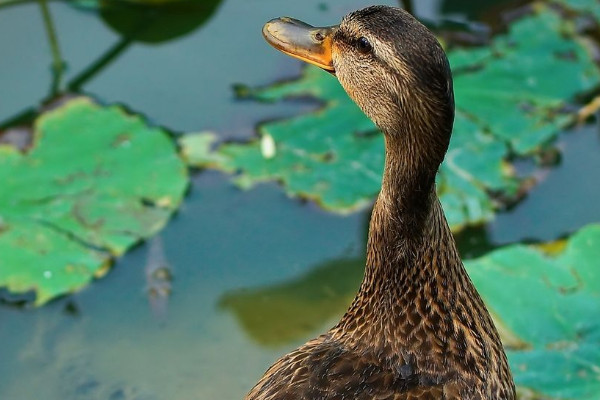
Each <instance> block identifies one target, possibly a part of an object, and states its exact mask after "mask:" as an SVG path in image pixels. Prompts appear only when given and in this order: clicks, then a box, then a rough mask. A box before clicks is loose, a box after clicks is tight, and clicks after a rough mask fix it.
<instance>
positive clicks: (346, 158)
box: [183, 6, 600, 230]
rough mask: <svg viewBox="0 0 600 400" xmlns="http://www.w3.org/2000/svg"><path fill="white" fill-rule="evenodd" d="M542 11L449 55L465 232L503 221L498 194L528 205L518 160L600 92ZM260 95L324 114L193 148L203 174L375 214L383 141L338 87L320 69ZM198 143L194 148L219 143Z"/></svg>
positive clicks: (453, 204) (459, 211)
mask: <svg viewBox="0 0 600 400" xmlns="http://www.w3.org/2000/svg"><path fill="white" fill-rule="evenodd" d="M538 9H539V10H538V12H536V13H535V14H533V15H531V16H528V17H525V18H523V19H521V20H520V21H518V22H516V23H515V24H513V26H511V29H510V32H509V33H508V34H507V35H504V36H500V37H498V38H496V39H495V40H494V41H493V43H492V45H491V47H489V48H476V49H455V50H452V51H450V52H449V58H450V62H451V65H452V66H453V71H454V77H455V78H454V79H455V88H456V103H457V114H456V120H455V128H454V134H453V139H452V141H451V144H450V149H449V151H448V155H447V157H446V161H445V163H444V164H442V167H441V170H440V173H439V177H438V192H439V196H440V198H441V201H442V203H443V205H444V209H445V211H446V214H447V217H448V220H449V222H450V225H451V226H452V228H453V229H454V230H457V229H460V228H462V227H464V226H465V225H467V224H476V223H481V222H484V221H488V220H490V219H492V218H493V215H494V213H495V211H496V210H497V209H498V208H499V207H500V206H501V204H498V202H496V201H495V200H494V198H493V197H492V196H490V193H494V194H495V195H501V196H496V197H503V198H511V197H513V196H515V195H516V193H517V189H518V188H519V184H520V182H519V180H518V179H517V178H516V177H515V176H514V173H513V169H512V166H511V164H510V162H509V161H508V160H509V158H510V157H511V156H513V155H519V156H526V155H528V156H531V155H533V154H535V153H536V152H537V151H539V150H540V149H541V148H542V147H543V146H544V145H546V144H547V143H548V142H549V141H550V140H551V139H552V138H553V137H554V136H555V135H556V134H557V133H558V132H559V130H560V129H561V128H563V127H564V126H565V124H566V122H568V120H569V118H568V117H569V115H567V114H561V113H560V112H559V110H560V109H561V107H562V106H563V105H564V104H565V102H568V101H571V100H573V98H574V97H575V96H576V95H577V94H578V93H581V92H583V91H586V90H590V89H591V88H593V87H594V86H595V85H597V84H598V83H599V82H600V73H599V71H598V70H597V69H596V67H595V65H594V64H593V62H592V61H591V60H590V58H589V56H588V55H587V53H586V51H585V48H584V46H583V45H582V44H580V43H579V42H578V40H577V39H576V38H573V37H570V36H565V34H564V32H563V28H564V27H565V22H564V21H562V20H561V19H560V17H559V15H558V14H557V13H556V12H554V11H552V10H550V9H547V8H545V7H541V6H540V7H538ZM250 94H251V96H253V97H254V98H255V99H257V100H261V101H280V100H282V99H286V98H292V97H302V96H304V97H306V96H309V97H313V98H316V99H319V100H320V101H322V102H323V103H324V106H323V107H322V108H321V109H319V110H317V111H315V112H311V113H308V114H304V115H301V116H298V117H295V118H291V119H287V120H282V121H275V122H268V123H265V124H262V125H261V126H259V128H258V129H259V136H260V137H259V138H258V139H255V140H251V141H250V142H248V143H241V144H239V143H225V144H221V145H219V146H217V148H216V149H215V150H212V151H210V148H211V146H204V147H202V146H196V150H193V149H188V150H186V152H187V153H188V160H189V162H190V164H191V165H194V166H198V167H210V168H216V169H220V170H223V171H226V172H229V173H237V176H236V178H235V182H236V183H237V184H239V185H240V186H244V187H248V186H251V185H253V184H255V183H257V182H262V181H267V180H277V181H280V182H281V183H282V184H283V187H284V188H285V190H286V192H287V193H288V194H289V195H291V196H301V197H306V198H310V199H314V200H316V201H317V202H318V203H319V204H321V205H322V206H323V207H324V208H325V209H327V210H332V211H336V212H342V213H344V212H351V211H354V210H356V209H359V208H361V207H362V206H364V205H366V204H370V202H371V201H372V200H373V198H374V197H375V196H376V195H377V193H378V191H379V188H380V183H381V174H382V169H383V161H384V160H383V154H384V152H383V146H384V144H383V139H382V137H381V134H380V133H378V132H377V130H376V128H375V126H374V125H373V124H372V123H371V121H369V120H368V119H367V118H366V117H365V116H364V115H363V113H362V112H361V111H360V110H359V109H358V107H357V106H356V105H355V104H354V103H353V102H352V101H351V100H350V99H349V98H348V96H347V95H346V93H345V92H344V91H343V89H342V88H341V86H340V85H339V83H338V82H337V80H336V79H335V78H334V77H332V76H330V75H329V74H327V73H325V72H323V71H321V70H319V69H318V68H315V67H310V66H309V67H306V68H305V69H304V71H303V73H302V76H301V77H300V78H299V79H297V80H294V81H290V82H285V83H282V84H276V85H273V86H270V87H266V88H261V89H256V90H250ZM186 140H187V142H183V147H184V148H185V147H186V144H191V143H194V142H195V141H197V142H203V143H205V144H206V142H207V141H209V140H211V137H210V136H208V137H204V138H201V137H196V138H192V139H186ZM271 140H272V141H273V142H274V150H275V151H274V152H272V151H271V152H269V154H265V152H264V146H261V143H262V144H264V142H265V141H271ZM261 147H262V149H261ZM261 150H262V151H261ZM192 153H195V154H192ZM267 155H268V156H267Z"/></svg>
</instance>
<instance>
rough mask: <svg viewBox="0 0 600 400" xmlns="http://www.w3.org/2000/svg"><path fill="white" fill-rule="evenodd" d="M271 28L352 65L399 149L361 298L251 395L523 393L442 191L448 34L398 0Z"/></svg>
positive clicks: (353, 79)
mask: <svg viewBox="0 0 600 400" xmlns="http://www.w3.org/2000/svg"><path fill="white" fill-rule="evenodd" d="M263 34H264V36H265V38H266V40H267V41H268V42H269V43H270V44H271V45H273V46H274V47H275V48H277V49H279V50H281V51H282V52H284V53H286V54H288V55H291V56H293V57H296V58H299V59H302V60H304V61H307V62H309V63H311V64H314V65H317V66H319V67H321V68H322V69H324V70H326V71H329V72H331V73H332V74H334V75H335V76H336V77H337V78H338V80H339V81H340V83H341V85H342V86H343V87H344V89H345V90H346V92H347V93H348V95H349V96H350V97H351V98H352V99H353V100H354V101H355V102H356V103H357V104H358V106H359V107H360V108H361V109H362V110H363V112H364V113H365V114H366V115H367V116H368V117H369V118H371V119H372V120H373V121H374V122H375V124H376V125H377V126H378V127H379V128H380V129H381V131H382V132H383V134H384V137H385V144H386V154H385V156H386V159H385V168H384V173H383V182H382V187H381V192H380V193H379V196H378V198H377V201H376V203H375V206H374V209H373V213H372V216H371V222H370V226H369V240H368V244H367V262H366V268H365V275H364V279H363V282H362V284H361V286H360V289H359V292H358V294H357V295H356V298H355V299H354V302H353V303H352V305H351V306H350V308H349V309H348V311H347V312H346V314H345V315H344V316H343V317H342V319H341V321H340V322H339V323H338V324H337V325H336V326H335V327H334V328H332V329H331V330H330V331H329V332H327V333H325V334H324V335H321V336H319V337H318V338H316V339H314V340H311V341H309V342H308V343H306V344H305V345H304V346H302V347H300V348H298V349H296V350H294V351H292V352H291V353H289V354H287V355H285V356H283V357H282V358H281V359H279V360H278V361H277V362H276V363H275V364H274V365H273V366H271V367H270V368H269V369H268V370H267V372H266V373H265V374H264V376H263V377H262V379H260V381H259V382H258V383H257V384H256V386H255V387H254V388H253V389H252V390H251V391H250V393H249V394H248V395H247V396H246V400H294V399H298V400H300V399H303V400H317V399H318V400H333V399H360V400H363V399H364V400H367V399H368V400H372V399H381V400H383V399H390V400H391V399H395V400H404V399H415V400H416V399H418V400H423V399H432V400H433V399H436V400H437V399H461V400H465V399H473V400H474V399H478V400H479V399H489V400H492V399H493V400H512V399H515V387H514V383H513V380H512V376H511V373H510V369H509V367H508V363H507V359H506V355H505V353H504V350H503V348H502V343H501V342H500V338H499V335H498V332H497V330H496V328H495V327H494V324H493V322H492V319H491V317H490V314H489V313H488V311H487V309H486V307H485V305H484V303H483V301H482V300H481V297H480V296H479V294H478V293H477V290H476V289H475V287H474V286H473V284H472V283H471V280H470V279H469V277H468V275H467V273H466V271H465V269H464V267H463V263H462V261H461V258H460V256H459V253H458V251H457V248H456V244H455V241H454V238H453V236H452V233H451V231H450V229H449V227H448V223H447V222H446V218H445V216H444V212H443V210H442V207H441V205H440V202H439V199H438V197H437V195H436V190H435V176H436V173H437V170H438V168H439V166H440V164H441V162H442V160H443V158H444V155H445V153H446V150H447V148H448V143H449V141H450V135H451V132H452V124H453V121H454V94H453V89H452V75H451V72H450V67H449V64H448V60H447V58H446V55H445V53H444V51H443V49H442V47H441V46H440V44H439V43H438V41H437V40H436V38H435V37H434V35H433V34H432V33H431V32H430V31H429V30H428V29H427V28H425V27H424V26H423V25H422V24H421V23H419V22H418V21H417V20H416V19H414V18H413V17H412V16H411V15H410V14H408V13H407V12H405V11H403V10H402V9H398V8H392V7H385V6H373V7H369V8H365V9H363V10H359V11H355V12H353V13H350V14H349V15H347V16H346V17H344V18H343V20H342V22H341V23H340V25H337V26H332V27H326V28H316V27H312V26H310V25H307V24H305V23H303V22H300V21H297V20H294V19H291V18H279V19H274V20H272V21H270V22H268V23H267V24H266V25H265V26H264V29H263Z"/></svg>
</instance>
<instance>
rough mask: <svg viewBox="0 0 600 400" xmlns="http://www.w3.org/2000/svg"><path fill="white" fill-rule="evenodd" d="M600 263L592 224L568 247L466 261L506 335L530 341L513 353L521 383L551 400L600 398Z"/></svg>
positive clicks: (599, 241)
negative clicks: (599, 263) (599, 262)
mask: <svg viewBox="0 0 600 400" xmlns="http://www.w3.org/2000/svg"><path fill="white" fill-rule="evenodd" d="M548 251H549V252H548ZM599 259H600V225H589V226H587V227H585V228H583V229H581V230H580V231H579V232H578V233H576V234H574V235H573V236H572V237H571V238H569V239H568V241H566V242H563V241H561V242H557V243H553V244H551V245H546V246H540V247H537V248H536V247H534V246H525V245H513V246H508V247H505V248H503V249H500V250H497V251H493V252H491V253H489V254H488V255H486V256H484V257H481V258H479V259H477V260H473V261H468V262H466V267H467V269H468V271H469V274H470V276H471V279H472V280H473V282H474V283H475V285H476V286H477V289H478V290H479V292H480V293H481V295H482V297H483V298H484V300H485V302H486V304H487V306H488V308H489V309H490V311H491V312H492V314H493V315H494V316H495V317H496V321H497V324H499V325H500V327H501V330H503V331H506V332H510V333H511V335H514V336H516V337H518V338H519V340H520V341H521V342H523V343H524V346H523V347H524V348H519V349H511V348H508V349H507V353H508V357H509V360H510V364H511V368H512V371H513V375H514V378H515V382H516V384H517V385H521V386H525V387H527V388H530V389H533V390H534V391H536V392H538V393H542V394H544V395H547V396H551V397H552V398H561V399H586V400H587V399H589V400H592V399H597V398H598V393H600V323H599V322H598V321H599V320H598V318H597V316H598V315H600V269H599V268H598V260H599Z"/></svg>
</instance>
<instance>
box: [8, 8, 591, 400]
mask: <svg viewBox="0 0 600 400" xmlns="http://www.w3.org/2000/svg"><path fill="white" fill-rule="evenodd" d="M443 3H444V2H441V1H429V2H418V7H416V12H417V13H418V14H419V15H420V16H422V17H426V18H428V19H431V20H436V19H439V18H440V10H442V9H443V5H444V4H443ZM366 4H367V3H366V2H363V1H359V0H351V1H345V2H343V4H338V3H335V4H329V3H327V4H326V6H323V4H322V2H321V1H306V2H292V1H286V2H284V1H275V0H263V1H261V2H260V3H258V2H248V1H243V0H228V1H225V2H222V3H220V4H219V5H218V8H217V9H216V10H215V12H214V14H213V16H212V17H211V18H210V19H209V20H208V21H207V22H206V23H205V24H204V25H203V26H202V27H200V28H199V29H197V30H195V31H193V32H192V33H190V34H188V35H186V36H181V37H179V38H177V39H175V40H172V41H168V42H163V43H155V44H148V43H133V44H131V45H130V46H129V47H127V48H126V49H125V50H124V51H123V53H121V54H120V55H119V56H118V57H117V58H116V59H115V60H114V62H113V63H111V64H110V65H108V66H107V67H106V68H105V69H103V70H102V71H101V72H100V73H99V74H98V75H96V76H94V77H93V78H92V79H91V80H89V81H88V82H87V83H85V84H84V85H83V87H82V90H83V91H84V92H85V93H89V94H91V95H93V96H94V97H96V98H99V99H100V100H101V101H104V102H108V103H112V102H120V103H124V104H125V105H127V107H129V108H130V109H132V110H134V111H136V112H139V113H143V114H145V115H147V116H148V118H150V119H151V121H153V122H154V123H156V124H160V125H164V126H166V127H168V128H170V129H172V130H174V131H178V132H183V131H198V130H205V129H211V130H215V131H216V132H217V133H218V134H219V135H220V136H221V137H222V138H223V139H243V138H247V137H249V136H250V135H251V134H252V132H253V127H254V125H255V124H256V122H258V121H260V120H263V119H266V118H273V117H275V116H285V115H292V114H293V113H297V112H298V111H299V110H302V108H306V107H310V105H299V104H297V103H296V104H277V105H260V104H255V103H252V102H243V101H242V102H240V101H236V100H235V99H234V97H233V93H232V90H231V86H232V85H233V84H235V83H238V82H242V83H246V84H250V85H262V84H267V83H270V82H272V81H274V80H276V79H280V78H286V77H291V76H293V75H294V74H297V72H298V71H299V65H300V63H299V62H297V61H295V60H292V59H290V58H288V57H284V56H282V55H281V54H279V53H277V52H276V51H274V50H273V49H271V48H270V47H268V46H267V45H266V44H265V43H264V42H263V39H262V37H261V35H260V27H261V25H262V23H263V22H264V21H266V20H268V19H270V18H272V17H274V16H279V15H293V16H295V17H298V18H301V19H305V20H307V21H309V22H312V23H314V24H332V23H335V22H336V21H337V20H338V19H339V16H340V15H343V14H345V13H346V12H347V11H349V10H351V9H355V8H359V7H362V6H364V5H366ZM388 4H393V3H392V2H388ZM50 8H51V12H52V14H53V16H54V19H55V24H56V26H57V30H58V36H59V42H60V47H61V51H62V54H63V58H64V59H65V60H66V61H67V64H68V70H67V72H66V75H65V77H64V79H65V81H69V80H71V79H73V78H74V77H76V76H77V75H78V74H79V73H80V72H81V71H82V70H83V69H85V68H86V67H87V66H89V65H90V63H92V62H93V61H94V60H96V59H98V57H99V56H100V54H102V53H103V52H105V51H107V50H108V49H110V48H111V47H112V46H114V45H115V44H116V43H119V41H120V38H119V36H118V35H117V34H116V33H115V32H114V31H113V30H111V29H110V28H109V27H108V26H107V25H106V24H105V23H104V22H102V20H100V19H99V18H98V16H97V15H96V13H94V12H91V11H81V10H78V9H75V8H73V7H70V6H68V5H66V4H62V3H52V4H51V7H50ZM451 12H452V15H454V14H456V13H457V11H456V10H454V9H453V10H451ZM457 18H458V17H457ZM459 19H460V18H459ZM0 49H1V51H2V59H1V60H0V65H1V67H2V71H3V74H2V75H1V76H0V88H1V90H0V93H1V94H2V95H1V96H0V121H2V120H5V119H7V118H9V117H11V116H12V115H15V114H17V113H19V112H21V111H22V110H25V109H27V108H28V107H31V106H34V105H36V104H37V103H38V102H39V101H41V99H43V98H44V97H45V96H46V95H47V92H48V88H49V87H50V82H51V73H50V69H49V64H50V56H49V51H48V45H47V42H46V39H45V33H44V29H43V25H42V20H41V17H40V13H39V10H38V7H37V5H35V4H25V5H19V6H14V7H10V8H4V9H0ZM560 143H561V147H562V148H563V158H562V163H561V165H560V166H559V167H557V168H554V169H552V170H551V171H550V172H549V173H548V175H547V176H546V177H545V179H544V180H543V182H542V183H540V184H539V185H538V186H537V187H535V188H534V189H533V190H532V192H531V193H530V194H529V196H528V197H527V198H526V199H525V200H524V201H523V203H522V204H520V205H519V206H518V207H516V208H514V209H513V210H511V211H510V212H508V213H504V214H500V215H499V216H498V217H497V219H496V220H495V221H494V222H493V223H491V224H489V225H488V226H487V227H483V228H478V229H471V230H469V231H468V232H466V233H465V234H462V235H461V236H460V238H459V239H460V244H461V251H463V254H466V255H469V254H471V255H474V254H479V253H481V249H488V248H492V247H495V246H497V245H500V244H504V243H509V242H514V241H519V240H525V239H527V240H548V239H554V238H558V237H561V236H563V235H564V234H566V233H569V232H572V231H573V230H575V229H577V228H579V227H580V226H582V225H584V224H586V223H588V222H592V221H599V220H600V212H599V208H598V207H597V206H594V204H595V202H594V201H593V199H595V198H597V197H598V196H599V195H600V186H598V185H597V178H596V177H595V174H594V172H595V171H598V167H600V151H599V150H600V137H599V134H598V127H597V126H595V125H591V126H586V127H583V128H580V129H577V130H575V131H574V132H571V133H567V134H564V135H562V136H561V138H560ZM574 177H576V178H574ZM367 223H368V211H365V212H363V213H357V214H353V215H351V216H347V217H341V216H336V215H332V214H328V213H325V212H323V211H321V210H319V209H318V208H317V207H316V206H314V205H313V204H310V203H303V202H300V201H295V200H289V199H287V198H286V197H285V195H284V194H282V191H281V190H280V189H279V188H278V187H277V186H276V185H274V184H265V185H260V186H259V187H257V188H256V189H254V190H251V191H247V192H242V191H239V190H238V189H236V188H234V187H233V186H232V185H231V184H230V183H228V180H227V177H226V176H224V175H222V174H219V173H216V172H205V173H201V174H196V175H194V176H193V182H192V188H191V191H190V194H189V195H188V197H187V198H186V200H185V202H184V204H183V206H182V208H181V210H180V212H179V213H178V214H177V215H176V216H175V218H174V219H173V220H172V222H171V223H170V224H169V225H168V226H167V228H166V229H165V230H164V231H163V232H162V233H161V240H162V243H163V247H164V251H165V254H164V255H165V258H166V260H167V261H168V263H169V264H170V265H171V266H172V268H173V280H172V282H171V287H172V294H171V296H170V297H168V302H167V303H166V304H165V307H166V312H165V314H164V315H162V314H160V313H157V312H156V310H155V309H153V307H152V306H151V302H150V301H149V298H148V291H147V277H146V275H145V267H146V262H147V260H146V259H147V255H148V251H149V247H148V246H147V245H140V246H138V247H137V248H135V249H133V250H132V251H131V252H129V253H128V254H127V255H126V256H124V257H123V258H121V259H120V260H118V261H117V263H116V265H115V266H114V268H113V270H112V271H111V272H110V273H109V274H108V275H107V276H106V277H105V278H103V279H101V280H99V281H97V282H95V283H94V284H92V285H90V286H89V287H88V288H86V289H85V290H83V291H81V292H80V293H77V294H75V295H73V296H68V297H65V298H61V299H58V300H56V301H53V302H52V303H50V304H49V305H47V306H45V307H43V308H41V309H22V308H18V307H14V306H9V305H1V304H0V354H1V356H0V357H1V360H2V362H0V399H3V400H4V399H6V400H27V399H40V398H43V399H45V400H53V399H63V400H64V399H66V400H70V399H82V400H83V399H86V400H90V399H91V400H93V399H111V400H121V399H136V400H142V399H236V398H237V399H240V398H242V397H243V395H244V394H245V393H246V392H247V391H248V390H249V388H250V387H251V386H252V385H253V384H254V383H255V382H256V380H257V379H258V378H259V377H260V376H261V374H262V373H263V371H264V370H265V369H266V368H267V367H268V366H269V365H270V364H271V363H272V362H273V361H274V360H275V359H276V358H277V357H278V356H279V355H281V354H283V353H285V352H286V351H288V350H289V349H291V348H293V347H295V346H297V345H299V344H301V343H303V342H304V341H306V340H307V339H309V338H311V337H313V336H315V335H316V334H318V333H319V332H322V331H324V330H325V329H327V328H328V327H329V326H331V324H332V323H334V322H335V321H336V320H337V319H338V318H339V316H340V315H341V313H343V311H344V309H345V307H346V306H347V304H348V303H349V301H350V300H351V298H352V296H353V294H354V292H355V291H356V288H357V287H358V284H359V282H360V277H361V274H362V264H363V257H364V256H363V254H364V247H365V239H366V227H367Z"/></svg>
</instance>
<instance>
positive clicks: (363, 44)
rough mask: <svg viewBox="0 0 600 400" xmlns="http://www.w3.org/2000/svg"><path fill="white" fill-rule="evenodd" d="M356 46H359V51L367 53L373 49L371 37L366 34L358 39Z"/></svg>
mask: <svg viewBox="0 0 600 400" xmlns="http://www.w3.org/2000/svg"><path fill="white" fill-rule="evenodd" d="M356 47H357V48H358V51H360V52H361V53H363V54H367V53H368V52H370V51H371V50H372V49H373V46H371V43H370V42H369V39H367V38H366V37H364V36H363V37H361V38H360V39H358V41H357V42H356Z"/></svg>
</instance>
